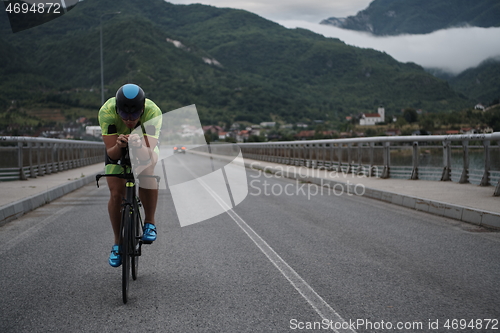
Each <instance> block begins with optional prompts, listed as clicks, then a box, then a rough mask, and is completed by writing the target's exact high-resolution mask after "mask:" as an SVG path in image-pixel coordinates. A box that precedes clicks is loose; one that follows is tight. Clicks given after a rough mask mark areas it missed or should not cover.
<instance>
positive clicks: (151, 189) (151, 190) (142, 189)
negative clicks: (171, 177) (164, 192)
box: [139, 165, 158, 224]
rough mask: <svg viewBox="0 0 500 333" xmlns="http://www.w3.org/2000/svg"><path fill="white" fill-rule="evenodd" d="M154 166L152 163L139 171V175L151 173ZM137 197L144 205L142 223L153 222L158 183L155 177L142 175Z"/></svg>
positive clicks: (149, 174)
mask: <svg viewBox="0 0 500 333" xmlns="http://www.w3.org/2000/svg"><path fill="white" fill-rule="evenodd" d="M154 168H155V166H154V165H151V166H149V167H147V168H146V169H145V170H144V171H143V172H141V175H148V176H151V175H153V174H154ZM139 198H140V199H141V202H142V205H143V207H144V215H145V216H144V223H151V224H155V213H156V205H157V202H158V184H157V182H156V179H155V178H146V177H144V178H141V179H140V186H139Z"/></svg>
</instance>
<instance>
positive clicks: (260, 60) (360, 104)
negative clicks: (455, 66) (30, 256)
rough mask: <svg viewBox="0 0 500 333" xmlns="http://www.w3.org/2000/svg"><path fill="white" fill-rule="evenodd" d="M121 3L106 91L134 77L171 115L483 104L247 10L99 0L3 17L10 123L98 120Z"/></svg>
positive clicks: (263, 117) (302, 115) (408, 69)
mask: <svg viewBox="0 0 500 333" xmlns="http://www.w3.org/2000/svg"><path fill="white" fill-rule="evenodd" d="M146 4H147V5H146ZM118 11H120V14H117V15H112V16H106V17H105V18H103V20H102V28H103V39H104V43H103V45H104V69H105V70H104V83H105V96H106V98H108V97H111V96H112V95H113V93H114V91H116V89H118V87H119V86H121V85H122V84H123V83H126V82H134V83H137V84H139V85H141V86H142V87H143V88H144V90H145V91H146V92H147V95H148V97H150V98H151V99H153V100H154V101H155V102H157V103H158V104H159V106H160V107H161V109H162V110H164V111H165V112H166V111H170V110H173V109H175V108H179V107H182V106H185V105H190V104H196V105H197V107H198V111H199V112H200V117H201V119H202V123H217V122H223V123H226V124H231V123H232V122H234V121H247V122H252V123H259V122H261V121H286V122H311V123H312V122H313V121H314V120H325V121H326V120H330V121H333V122H341V121H343V119H345V116H346V115H348V114H351V113H359V112H367V113H370V112H373V110H376V108H377V107H378V106H379V105H381V104H382V105H384V107H385V109H386V113H387V114H388V115H390V114H395V113H398V112H400V110H401V109H403V108H406V107H413V108H417V109H423V110H426V111H429V112H436V111H453V110H461V109H462V108H465V107H467V106H470V105H471V101H469V100H468V99H467V98H465V96H461V95H459V94H457V93H456V92H455V91H454V90H453V89H451V87H450V86H449V85H448V83H447V82H445V81H443V80H440V79H437V78H435V77H433V76H432V75H430V74H428V73H426V72H425V71H424V69H423V68H422V67H420V66H418V65H415V64H412V63H406V64H405V63H400V62H398V61H396V60H395V59H393V58H392V57H390V56H389V55H387V54H385V53H383V52H378V51H375V50H371V49H361V48H356V47H353V46H349V45H346V44H345V43H343V42H342V41H340V40H338V39H332V38H325V37H324V36H322V35H318V34H315V33H312V32H310V31H308V30H304V29H286V28H284V27H282V26H280V25H279V24H277V23H274V22H271V21H268V20H265V19H263V18H261V17H259V16H257V15H255V14H252V13H249V12H246V11H243V10H236V9H228V8H216V7H212V6H205V5H200V4H194V5H173V4H170V3H168V2H165V1H162V0H149V1H148V2H147V3H146V2H144V1H141V0H122V1H115V0H99V1H83V2H81V3H79V4H78V6H76V8H75V9H74V10H72V11H71V12H69V13H68V14H66V15H64V16H62V17H60V18H57V19H56V20H53V21H51V22H48V23H46V24H44V25H41V26H39V27H36V28H33V29H29V30H26V31H22V32H19V33H16V34H12V33H9V32H8V29H9V27H8V25H6V24H5V22H0V36H1V37H0V55H2V61H3V63H2V67H1V68H0V89H1V91H2V94H1V95H0V130H1V129H2V128H3V127H4V126H6V124H10V123H12V122H19V123H24V124H29V125H31V124H39V123H42V124H43V122H44V120H43V119H41V118H40V116H39V114H41V113H40V112H39V111H38V110H41V109H44V110H45V109H52V110H59V111H57V112H61V113H62V114H61V117H62V118H63V119H64V118H66V119H67V120H71V119H72V117H75V116H79V115H81V114H80V113H82V112H83V114H84V115H86V116H87V117H89V116H88V115H91V114H92V115H94V117H95V116H96V112H97V110H98V108H99V107H100V63H99V59H100V57H99V18H100V17H101V15H102V14H103V13H115V12H118ZM181 45H183V46H181ZM54 112H56V111H54Z"/></svg>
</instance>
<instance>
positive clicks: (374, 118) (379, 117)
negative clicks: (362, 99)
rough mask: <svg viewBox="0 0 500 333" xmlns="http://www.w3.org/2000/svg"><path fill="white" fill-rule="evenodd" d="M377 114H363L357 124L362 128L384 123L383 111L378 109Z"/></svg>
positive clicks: (381, 108) (380, 108)
mask: <svg viewBox="0 0 500 333" xmlns="http://www.w3.org/2000/svg"><path fill="white" fill-rule="evenodd" d="M377 111H378V112H377V113H363V115H362V116H361V119H360V120H359V124H360V125H363V126H370V125H375V124H378V123H383V122H384V121H385V109H384V108H383V107H379V108H378V110H377Z"/></svg>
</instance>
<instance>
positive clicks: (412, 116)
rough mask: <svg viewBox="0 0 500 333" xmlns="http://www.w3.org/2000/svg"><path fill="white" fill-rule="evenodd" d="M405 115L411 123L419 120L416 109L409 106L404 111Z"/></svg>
mask: <svg viewBox="0 0 500 333" xmlns="http://www.w3.org/2000/svg"><path fill="white" fill-rule="evenodd" d="M403 117H404V118H405V119H406V121H407V122H408V123H410V124H413V123H415V122H417V120H418V114H417V111H416V110H415V109H412V108H408V109H405V110H404V111H403Z"/></svg>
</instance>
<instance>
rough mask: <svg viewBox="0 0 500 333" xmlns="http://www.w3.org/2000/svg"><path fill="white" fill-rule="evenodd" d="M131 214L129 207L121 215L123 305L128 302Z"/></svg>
mask: <svg viewBox="0 0 500 333" xmlns="http://www.w3.org/2000/svg"><path fill="white" fill-rule="evenodd" d="M132 234H133V232H132V214H131V209H130V206H125V207H124V208H123V213H122V244H121V248H122V297H123V303H127V300H128V285H129V280H130V266H131V265H130V263H131V255H133V251H132V249H133V242H132Z"/></svg>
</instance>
